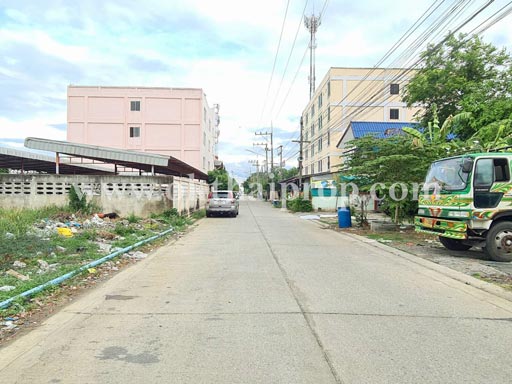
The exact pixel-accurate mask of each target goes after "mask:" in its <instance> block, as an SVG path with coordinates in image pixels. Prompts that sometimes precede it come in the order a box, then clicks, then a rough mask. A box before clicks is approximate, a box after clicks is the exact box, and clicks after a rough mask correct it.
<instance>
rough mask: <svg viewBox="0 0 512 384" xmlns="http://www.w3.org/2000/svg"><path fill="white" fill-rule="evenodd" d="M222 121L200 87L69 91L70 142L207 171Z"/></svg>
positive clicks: (212, 161) (212, 158)
mask: <svg viewBox="0 0 512 384" xmlns="http://www.w3.org/2000/svg"><path fill="white" fill-rule="evenodd" d="M132 103H136V107H134V109H137V110H132ZM218 121H219V118H218V108H210V107H209V106H208V103H207V101H206V96H205V95H204V93H203V90H202V89H198V88H157V87H154V88H152V87H86V86H69V87H68V117H67V140H68V141H71V142H75V143H81V144H91V145H99V146H106V147H113V148H121V149H132V150H136V151H141V152H151V153H159V154H163V155H168V156H173V157H175V158H177V159H180V160H181V161H184V162H185V163H187V164H190V165H192V166H193V167H195V168H197V169H200V170H201V171H203V172H205V173H206V172H208V171H210V170H213V168H214V160H215V155H216V143H217V137H218ZM135 132H136V134H135Z"/></svg>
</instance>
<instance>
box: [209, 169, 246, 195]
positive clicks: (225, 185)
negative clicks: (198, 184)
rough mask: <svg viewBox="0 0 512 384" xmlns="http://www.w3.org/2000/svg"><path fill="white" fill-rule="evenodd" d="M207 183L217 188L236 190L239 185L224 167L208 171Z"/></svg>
mask: <svg viewBox="0 0 512 384" xmlns="http://www.w3.org/2000/svg"><path fill="white" fill-rule="evenodd" d="M208 184H210V185H215V186H216V189H217V190H219V191H220V190H228V189H232V190H233V191H238V190H239V186H238V183H237V182H236V180H235V179H234V178H231V177H230V176H229V173H228V171H226V170H225V169H215V170H213V171H209V172H208Z"/></svg>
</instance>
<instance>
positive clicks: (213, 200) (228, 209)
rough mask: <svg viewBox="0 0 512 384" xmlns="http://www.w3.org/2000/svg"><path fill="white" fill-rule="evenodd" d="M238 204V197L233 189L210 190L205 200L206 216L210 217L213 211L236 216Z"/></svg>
mask: <svg viewBox="0 0 512 384" xmlns="http://www.w3.org/2000/svg"><path fill="white" fill-rule="evenodd" d="M238 206H239V203H238V199H237V197H236V195H235V193H234V192H233V191H214V192H210V194H209V195H208V200H207V202H206V217H211V216H212V215H213V214H215V213H220V214H226V215H228V216H231V217H236V216H237V215H238Z"/></svg>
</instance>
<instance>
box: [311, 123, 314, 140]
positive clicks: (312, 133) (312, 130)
mask: <svg viewBox="0 0 512 384" xmlns="http://www.w3.org/2000/svg"><path fill="white" fill-rule="evenodd" d="M313 136H315V124H311V138H313Z"/></svg>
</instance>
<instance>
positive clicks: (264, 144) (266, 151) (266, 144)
mask: <svg viewBox="0 0 512 384" xmlns="http://www.w3.org/2000/svg"><path fill="white" fill-rule="evenodd" d="M253 145H262V146H265V172H266V173H267V175H268V151H269V149H268V143H254V144H253Z"/></svg>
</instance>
